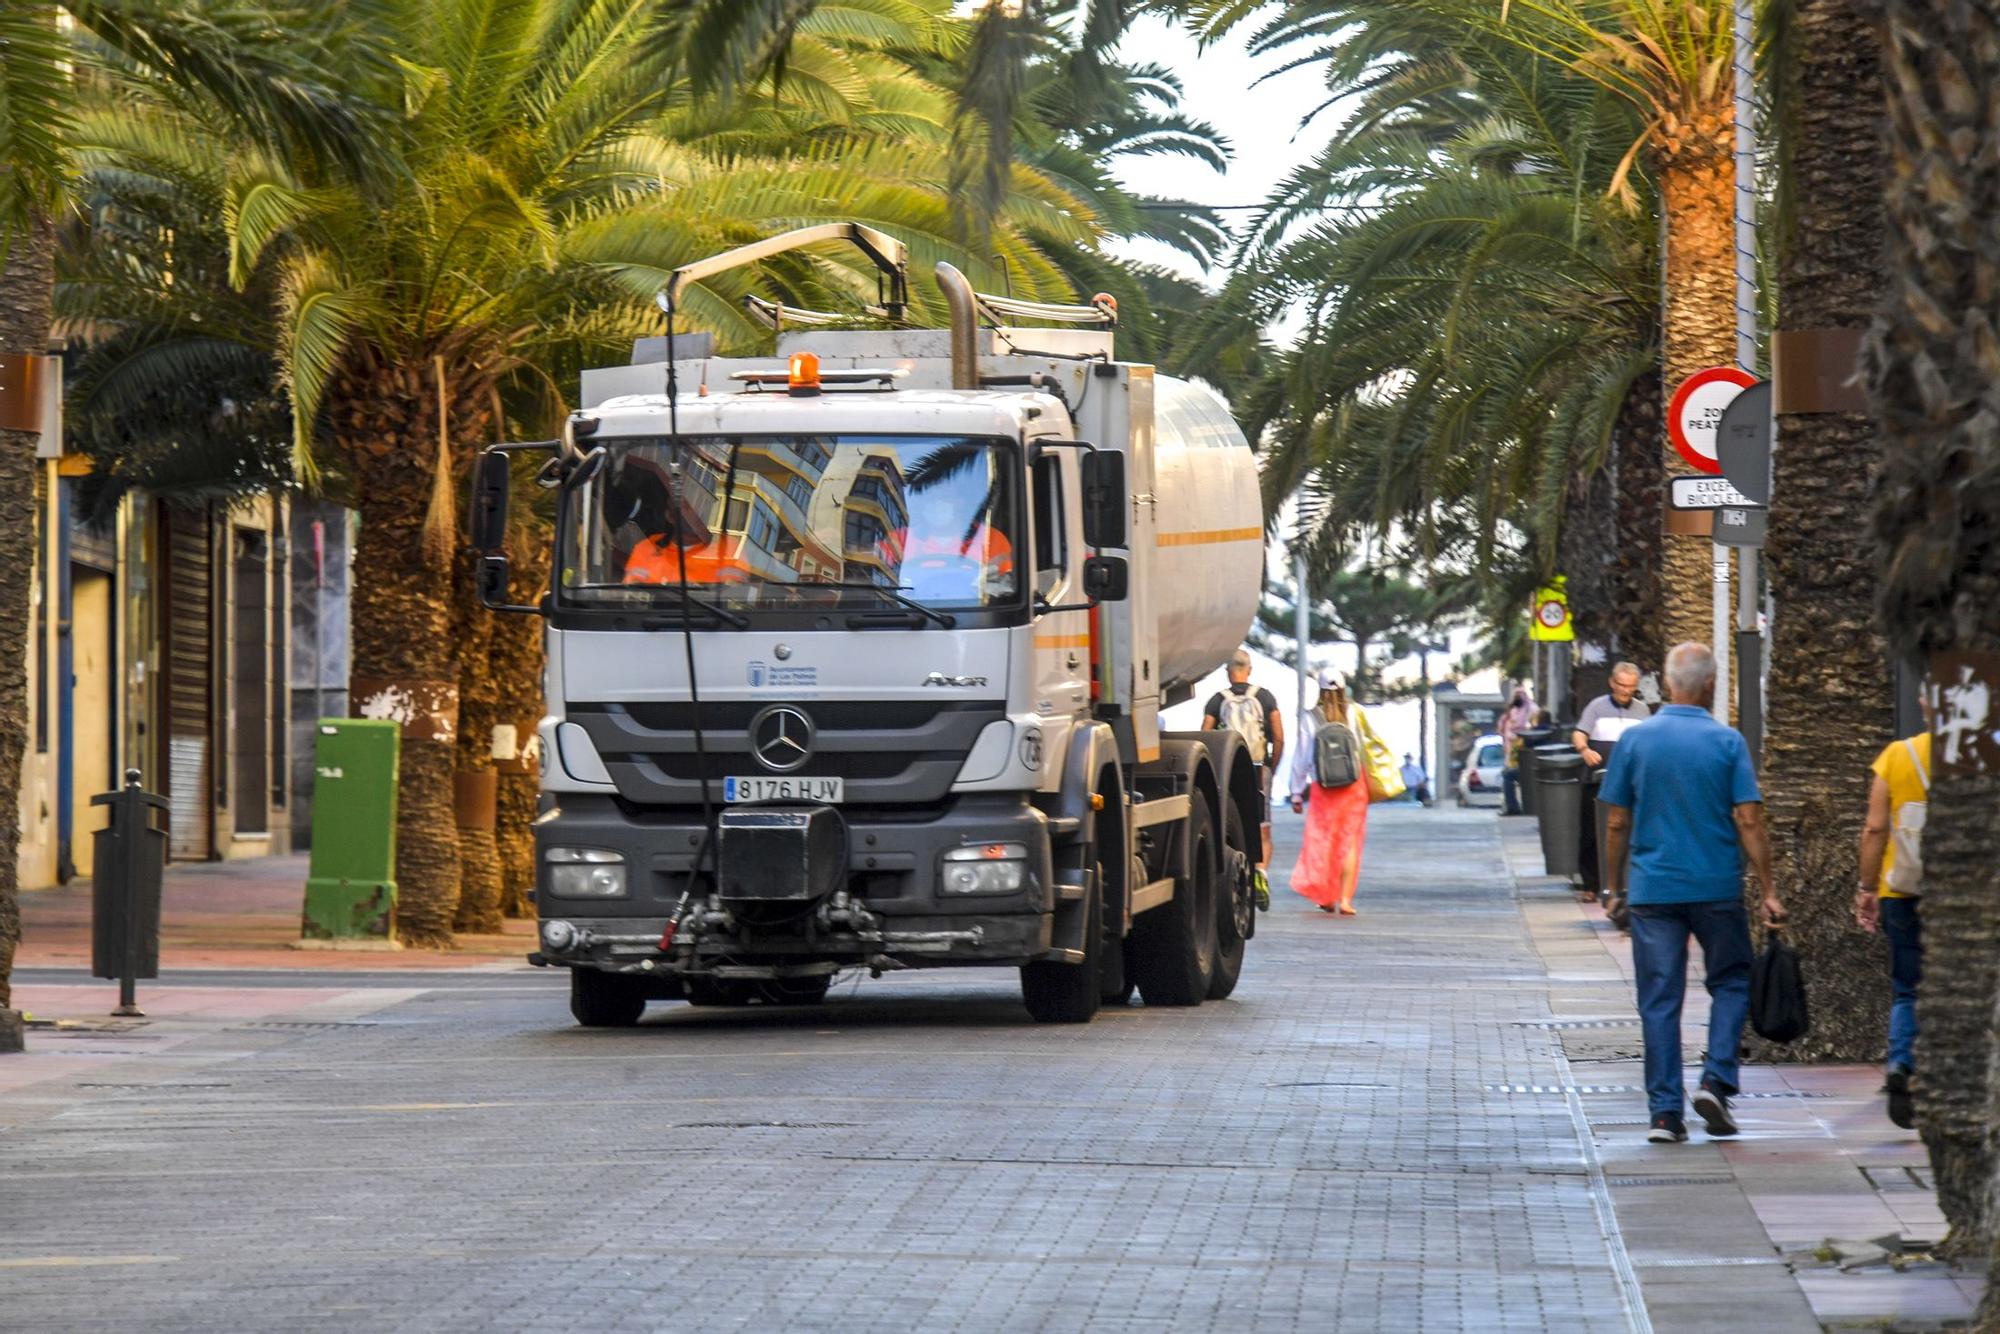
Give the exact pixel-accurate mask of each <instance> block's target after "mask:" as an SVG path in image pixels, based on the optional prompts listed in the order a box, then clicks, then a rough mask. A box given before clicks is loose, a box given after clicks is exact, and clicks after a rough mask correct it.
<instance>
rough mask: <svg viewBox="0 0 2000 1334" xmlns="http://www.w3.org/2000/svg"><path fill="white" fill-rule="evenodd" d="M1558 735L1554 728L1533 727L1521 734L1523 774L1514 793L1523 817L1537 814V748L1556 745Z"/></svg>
mask: <svg viewBox="0 0 2000 1334" xmlns="http://www.w3.org/2000/svg"><path fill="white" fill-rule="evenodd" d="M1557 735H1558V733H1557V732H1556V729H1555V728H1553V727H1531V728H1528V729H1527V730H1526V731H1524V732H1522V733H1521V772H1520V775H1519V776H1518V777H1517V778H1516V780H1515V783H1514V791H1515V794H1516V795H1515V800H1517V801H1519V802H1520V803H1521V814H1523V815H1533V814H1534V813H1535V747H1536V746H1546V745H1550V744H1552V743H1554V742H1555V740H1556V739H1557Z"/></svg>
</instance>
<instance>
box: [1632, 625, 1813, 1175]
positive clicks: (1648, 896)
mask: <svg viewBox="0 0 2000 1334" xmlns="http://www.w3.org/2000/svg"><path fill="white" fill-rule="evenodd" d="M1634 676H1635V684H1636V673H1635V674H1634ZM1667 691H1668V697H1669V698H1670V699H1671V701H1672V702H1671V703H1670V704H1668V705H1667V706H1666V707H1665V708H1663V709H1661V710H1660V713H1659V716H1658V717H1656V718H1654V719H1652V720H1651V721H1650V722H1648V723H1646V724H1645V725H1644V726H1643V727H1634V728H1631V729H1630V730H1629V731H1626V732H1624V733H1623V735H1622V736H1621V737H1620V739H1619V741H1618V750H1617V753H1616V755H1615V756H1614V757H1613V759H1612V761H1611V770H1610V772H1609V774H1607V775H1606V777H1605V780H1604V793H1603V800H1604V801H1605V802H1606V803H1608V804H1609V805H1610V807H1611V810H1610V813H1609V814H1610V819H1609V822H1608V825H1607V829H1606V834H1605V838H1606V841H1607V842H1608V843H1609V845H1610V847H1609V851H1610V853H1611V856H1610V858H1609V862H1608V865H1609V874H1610V876H1611V879H1612V886H1611V887H1612V890H1613V892H1614V893H1616V894H1619V895H1621V896H1623V895H1629V902H1630V905H1631V924H1632V970H1633V972H1634V974H1635V975H1636V981H1637V983H1638V1001H1639V1017H1640V1020H1641V1024H1642V1027H1643V1031H1644V1035H1645V1044H1646V1103H1647V1108H1648V1111H1649V1112H1650V1113H1651V1115H1652V1127H1651V1129H1650V1130H1649V1131H1648V1132H1647V1135H1646V1138H1648V1139H1650V1140H1652V1141H1653V1142H1655V1143H1660V1144H1674V1143H1679V1142H1680V1141H1682V1140H1685V1139H1686V1138H1687V1122H1686V1120H1685V1118H1684V1116H1683V1109H1684V1107H1685V1106H1686V1095H1685V1092H1684V1090H1683V1088H1682V1083H1681V1002H1682V1000H1683V998H1684V997H1685V995H1686V992H1687V961H1688V937H1689V936H1693V937H1694V938H1695V939H1696V940H1697V941H1699V942H1700V944H1701V957H1702V971H1703V975H1704V978H1705V980H1706V982H1707V986H1708V995H1709V1011H1708V1057H1707V1059H1706V1061H1704V1062H1703V1065H1702V1073H1701V1084H1700V1086H1699V1087H1698V1088H1697V1089H1696V1090H1695V1094H1694V1110H1695V1112H1696V1114H1697V1115H1699V1116H1700V1117H1701V1119H1702V1121H1703V1122H1704V1123H1705V1124H1706V1126H1707V1127H1708V1133H1709V1134H1710V1135H1715V1136H1722V1135H1733V1134H1735V1133H1736V1121H1735V1118H1734V1117H1732V1116H1731V1114H1730V1110H1729V1100H1730V1099H1731V1098H1733V1097H1735V1096H1736V1091H1737V1083H1736V1074H1737V1064H1736V1054H1737V1049H1738V1048H1739V1047H1740V1046H1741V1045H1742V1041H1743V1023H1744V1020H1745V1019H1746V1018H1748V1016H1749V1012H1750V960H1751V950H1750V918H1749V914H1748V913H1747V912H1746V911H1745V910H1744V907H1743V862H1744V859H1745V858H1746V857H1747V858H1748V859H1749V861H1750V864H1751V865H1752V867H1754V868H1755V870H1756V872H1757V882H1758V884H1759V885H1761V886H1762V887H1763V891H1764V899H1763V904H1762V910H1763V914H1764V918H1765V921H1766V923H1767V924H1768V925H1770V926H1771V927H1773V928H1775V927H1777V926H1778V925H1779V924H1780V923H1782V922H1783V921H1784V916H1785V909H1784V905H1783V904H1782V903H1781V902H1780V901H1779V899H1778V893H1777V889H1776V888H1775V885H1776V881H1774V880H1773V879H1772V876H1771V844H1770V839H1769V837H1768V836H1767V834H1766V831H1765V828H1764V805H1763V795H1762V794H1761V793H1760V792H1759V791H1758V789H1757V774H1756V771H1755V769H1754V768H1753V767H1752V766H1751V763H1750V747H1749V746H1748V744H1746V743H1745V742H1744V740H1743V736H1742V734H1741V733H1739V732H1738V731H1736V729H1735V728H1733V727H1728V726H1725V725H1724V724H1722V723H1719V722H1717V721H1716V720H1715V719H1714V718H1712V717H1710V716H1709V707H1710V705H1711V704H1712V703H1713V702H1714V699H1715V655H1714V654H1713V653H1712V652H1710V651H1709V648H1708V646H1707V645H1705V644H1681V645H1678V646H1677V647H1675V649H1674V650H1673V652H1671V653H1669V654H1668V655H1667ZM1628 847H1629V851H1630V854H1631V860H1630V865H1629V869H1628V866H1627V863H1626V856H1625V854H1626V852H1627V850H1628Z"/></svg>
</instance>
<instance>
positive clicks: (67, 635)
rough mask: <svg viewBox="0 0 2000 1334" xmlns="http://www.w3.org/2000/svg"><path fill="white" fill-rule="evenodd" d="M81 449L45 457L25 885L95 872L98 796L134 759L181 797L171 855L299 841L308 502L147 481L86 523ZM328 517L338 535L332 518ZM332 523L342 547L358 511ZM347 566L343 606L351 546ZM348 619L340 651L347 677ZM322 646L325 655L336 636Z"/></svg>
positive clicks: (154, 781)
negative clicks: (154, 487) (193, 495)
mask: <svg viewBox="0 0 2000 1334" xmlns="http://www.w3.org/2000/svg"><path fill="white" fill-rule="evenodd" d="M77 462H78V461H77V460H74V459H72V458H49V459H45V460H44V461H43V464H42V470H41V473H40V476H39V478H38V496H37V501H38V504H37V507H36V512H37V516H38V532H37V543H36V551H37V555H38V561H37V568H36V570H35V572H34V577H35V585H34V587H35V593H34V600H33V613H32V624H31V626H30V636H31V637H30V641H29V643H30V648H29V653H28V706H29V721H28V726H29V746H28V750H27V755H26V761H25V764H24V766H23V773H22V785H21V823H22V841H21V845H20V849H19V856H20V875H21V883H22V885H23V886H24V887H28V888H33V887H41V886H47V885H54V884H62V883H65V882H67V881H69V880H71V879H75V878H78V877H85V876H88V875H89V874H90V870H91V865H92V855H91V853H92V849H91V834H92V833H93V832H94V831H95V830H97V829H100V828H102V827H103V826H104V823H105V820H106V818H107V816H106V811H105V808H103V807H97V806H92V805H91V803H90V798H91V797H92V796H94V795H96V794H98V793H101V792H108V791H110V790H112V789H113V788H114V787H115V786H117V785H118V783H119V782H120V776H121V775H122V774H123V773H124V772H125V771H127V770H129V769H137V770H138V771H139V774H140V780H141V782H142V783H143V784H144V785H145V787H146V788H147V789H148V790H150V791H153V792H157V793H160V794H161V795H163V796H165V797H166V798H167V799H168V801H169V815H168V829H169V835H170V836H169V841H168V848H169V854H168V855H169V856H170V857H171V858H172V859H174V860H177V861H208V860H223V859H233V858H239V857H257V856H263V855H266V854H269V853H272V852H284V851H290V850H291V848H292V827H293V824H294V820H295V816H294V799H293V798H294V788H295V784H296V782H297V781H298V774H297V772H296V770H295V766H294V763H293V755H294V750H295V741H294V735H293V733H294V730H295V729H294V724H293V715H294V701H295V698H296V694H297V690H298V687H299V685H300V676H301V673H300V671H299V669H298V655H297V653H296V651H295V648H296V644H295V641H296V639H297V635H298V632H299V629H300V626H299V624H298V608H297V607H296V594H295V584H296V582H297V571H296V570H295V568H294V567H295V564H296V561H297V553H298V547H299V540H298V538H299V535H298V532H297V531H296V529H297V523H296V520H295V518H294V508H295V507H294V505H293V503H292V502H291V501H290V500H289V499H288V498H286V497H282V496H262V497H255V498H252V499H247V500H241V501H236V502H233V503H203V504H169V503H167V502H166V501H164V500H162V499H160V498H158V497H154V496H150V495H146V494H144V493H140V492H135V493H131V494H129V495H127V496H126V497H125V498H124V499H123V500H122V501H120V502H119V504H118V505H117V508H116V510H115V513H114V514H113V515H112V516H111V517H110V518H109V519H107V520H105V521H103V522H99V523H94V524H93V523H86V522H85V521H84V520H83V518H82V516H81V509H80V501H81V488H82V485H83V477H82V475H80V474H81V470H80V469H79V468H78V467H77ZM335 513H340V512H339V511H335ZM313 522H315V523H318V524H319V525H320V528H319V529H318V530H317V532H318V534H319V537H320V541H321V543H322V545H321V547H320V548H319V550H321V551H323V550H324V537H325V530H326V527H327V524H326V519H325V517H324V516H321V515H319V514H317V513H315V515H314V517H313ZM333 527H334V528H335V529H336V530H337V542H338V549H339V550H340V551H341V552H343V553H344V551H345V550H346V545H345V544H346V539H347V532H348V526H347V524H346V523H345V522H339V523H336V524H334V525H333ZM309 540H310V539H309ZM339 568H340V577H341V580H342V583H341V587H340V588H339V589H338V590H337V592H338V594H339V598H340V601H341V605H342V607H343V608H344V605H345V599H344V580H345V561H344V558H343V559H342V561H341V564H340V567H339ZM318 577H319V578H320V579H321V580H322V582H321V584H320V585H319V586H318V587H315V586H314V582H313V581H314V578H315V572H314V571H311V570H309V571H308V572H307V573H306V575H305V580H306V587H307V591H308V593H309V594H312V595H314V596H313V604H314V606H311V607H308V608H307V615H308V616H310V615H311V614H312V613H313V611H314V609H315V608H316V607H324V606H325V605H326V603H327V602H328V601H329V600H330V599H329V596H328V593H329V590H328V589H327V587H326V586H325V584H324V582H323V580H324V572H323V568H322V569H321V570H320V572H319V575H318ZM339 624H340V628H341V631H342V633H341V642H340V644H339V646H338V651H337V653H335V654H333V655H331V656H332V657H333V659H334V661H335V663H337V665H338V669H339V671H340V673H341V675H342V677H343V678H344V676H345V663H346V650H345V635H344V617H342V618H340V621H339ZM306 628H308V629H317V628H318V627H317V626H316V625H313V624H312V623H310V622H309V623H308V625H307V627H306ZM315 647H316V650H317V655H318V661H320V662H321V663H324V662H325V661H326V660H327V658H328V657H329V656H330V655H329V654H328V652H327V645H326V644H325V643H324V642H322V643H320V644H318V645H316V646H315ZM307 661H308V662H311V661H314V657H313V650H308V653H307ZM307 680H308V681H310V680H312V678H311V677H307ZM329 703H335V704H337V706H344V699H342V700H339V701H337V702H336V701H329ZM334 711H338V707H336V709H335V710H334ZM305 721H306V724H307V726H308V727H309V726H310V721H311V719H310V718H309V717H308V718H307V719H306V720H305ZM306 776H307V777H308V778H309V777H310V763H309V756H308V765H307V769H306Z"/></svg>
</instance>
